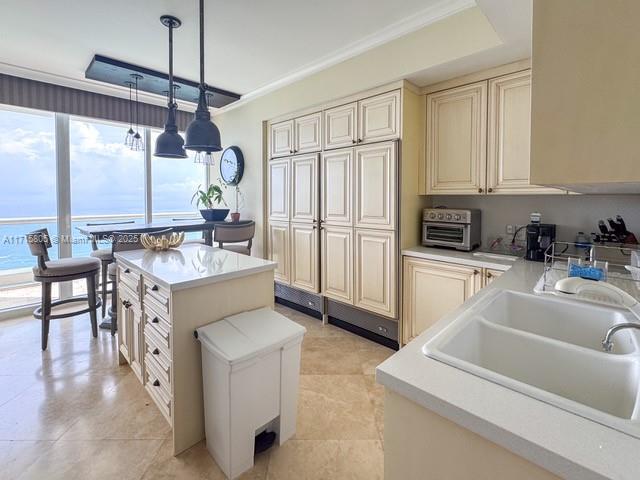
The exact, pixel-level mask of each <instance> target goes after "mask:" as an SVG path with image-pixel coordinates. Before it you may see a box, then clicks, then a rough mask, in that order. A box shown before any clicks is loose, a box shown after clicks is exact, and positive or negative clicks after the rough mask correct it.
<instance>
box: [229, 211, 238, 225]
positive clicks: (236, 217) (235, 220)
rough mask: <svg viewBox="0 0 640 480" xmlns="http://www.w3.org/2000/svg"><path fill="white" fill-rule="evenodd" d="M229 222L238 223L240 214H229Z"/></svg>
mask: <svg viewBox="0 0 640 480" xmlns="http://www.w3.org/2000/svg"><path fill="white" fill-rule="evenodd" d="M231 221H232V222H235V223H238V222H239V221H240V212H233V213H231Z"/></svg>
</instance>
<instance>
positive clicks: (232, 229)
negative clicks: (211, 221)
mask: <svg viewBox="0 0 640 480" xmlns="http://www.w3.org/2000/svg"><path fill="white" fill-rule="evenodd" d="M255 233H256V222H251V223H247V224H244V225H234V224H233V223H229V224H226V223H220V224H218V225H216V227H215V228H214V230H213V241H214V242H218V247H220V248H222V249H223V250H230V251H232V252H236V253H241V254H243V255H251V244H252V243H253V236H254V235H255ZM242 242H247V244H246V245H229V243H242Z"/></svg>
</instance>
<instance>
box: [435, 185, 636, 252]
mask: <svg viewBox="0 0 640 480" xmlns="http://www.w3.org/2000/svg"><path fill="white" fill-rule="evenodd" d="M431 203H432V205H433V206H438V205H446V206H448V207H455V208H479V209H481V210H482V243H483V245H488V244H489V241H488V239H489V238H495V237H496V236H497V235H502V236H504V235H506V234H505V227H506V225H508V224H512V225H515V224H518V225H525V224H527V223H529V214H530V213H531V212H540V213H541V214H542V221H543V222H544V223H555V224H557V237H558V240H565V241H573V240H574V239H575V236H576V232H578V231H583V232H585V233H587V234H588V233H590V232H597V231H598V226H597V224H598V220H600V219H602V220H605V221H606V219H607V217H615V216H616V215H622V216H623V217H624V219H625V221H626V224H627V228H628V229H629V230H630V231H632V232H634V233H635V234H636V236H637V237H638V238H639V239H640V195H525V196H514V195H511V196H501V195H494V196H491V195H477V196H471V195H470V196H467V195H462V196H434V197H431Z"/></svg>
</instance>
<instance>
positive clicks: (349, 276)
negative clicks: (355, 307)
mask: <svg viewBox="0 0 640 480" xmlns="http://www.w3.org/2000/svg"><path fill="white" fill-rule="evenodd" d="M321 232H322V244H321V248H322V271H321V277H322V293H323V294H324V295H325V296H327V297H329V298H333V299H335V300H339V301H341V302H344V303H350V304H353V229H352V228H350V227H340V226H332V225H325V226H323V227H322V228H321Z"/></svg>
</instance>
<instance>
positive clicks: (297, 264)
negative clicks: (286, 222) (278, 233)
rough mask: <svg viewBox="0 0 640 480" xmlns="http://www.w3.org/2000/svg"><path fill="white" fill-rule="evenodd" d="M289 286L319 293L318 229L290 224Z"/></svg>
mask: <svg viewBox="0 0 640 480" xmlns="http://www.w3.org/2000/svg"><path fill="white" fill-rule="evenodd" d="M290 234H291V286H292V287H297V288H300V289H302V290H307V291H309V292H312V293H318V292H319V286H320V281H319V275H318V274H319V270H320V266H319V265H318V243H319V242H318V227H317V226H316V225H312V224H308V223H307V224H305V223H301V224H296V223H292V224H291V232H290Z"/></svg>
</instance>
